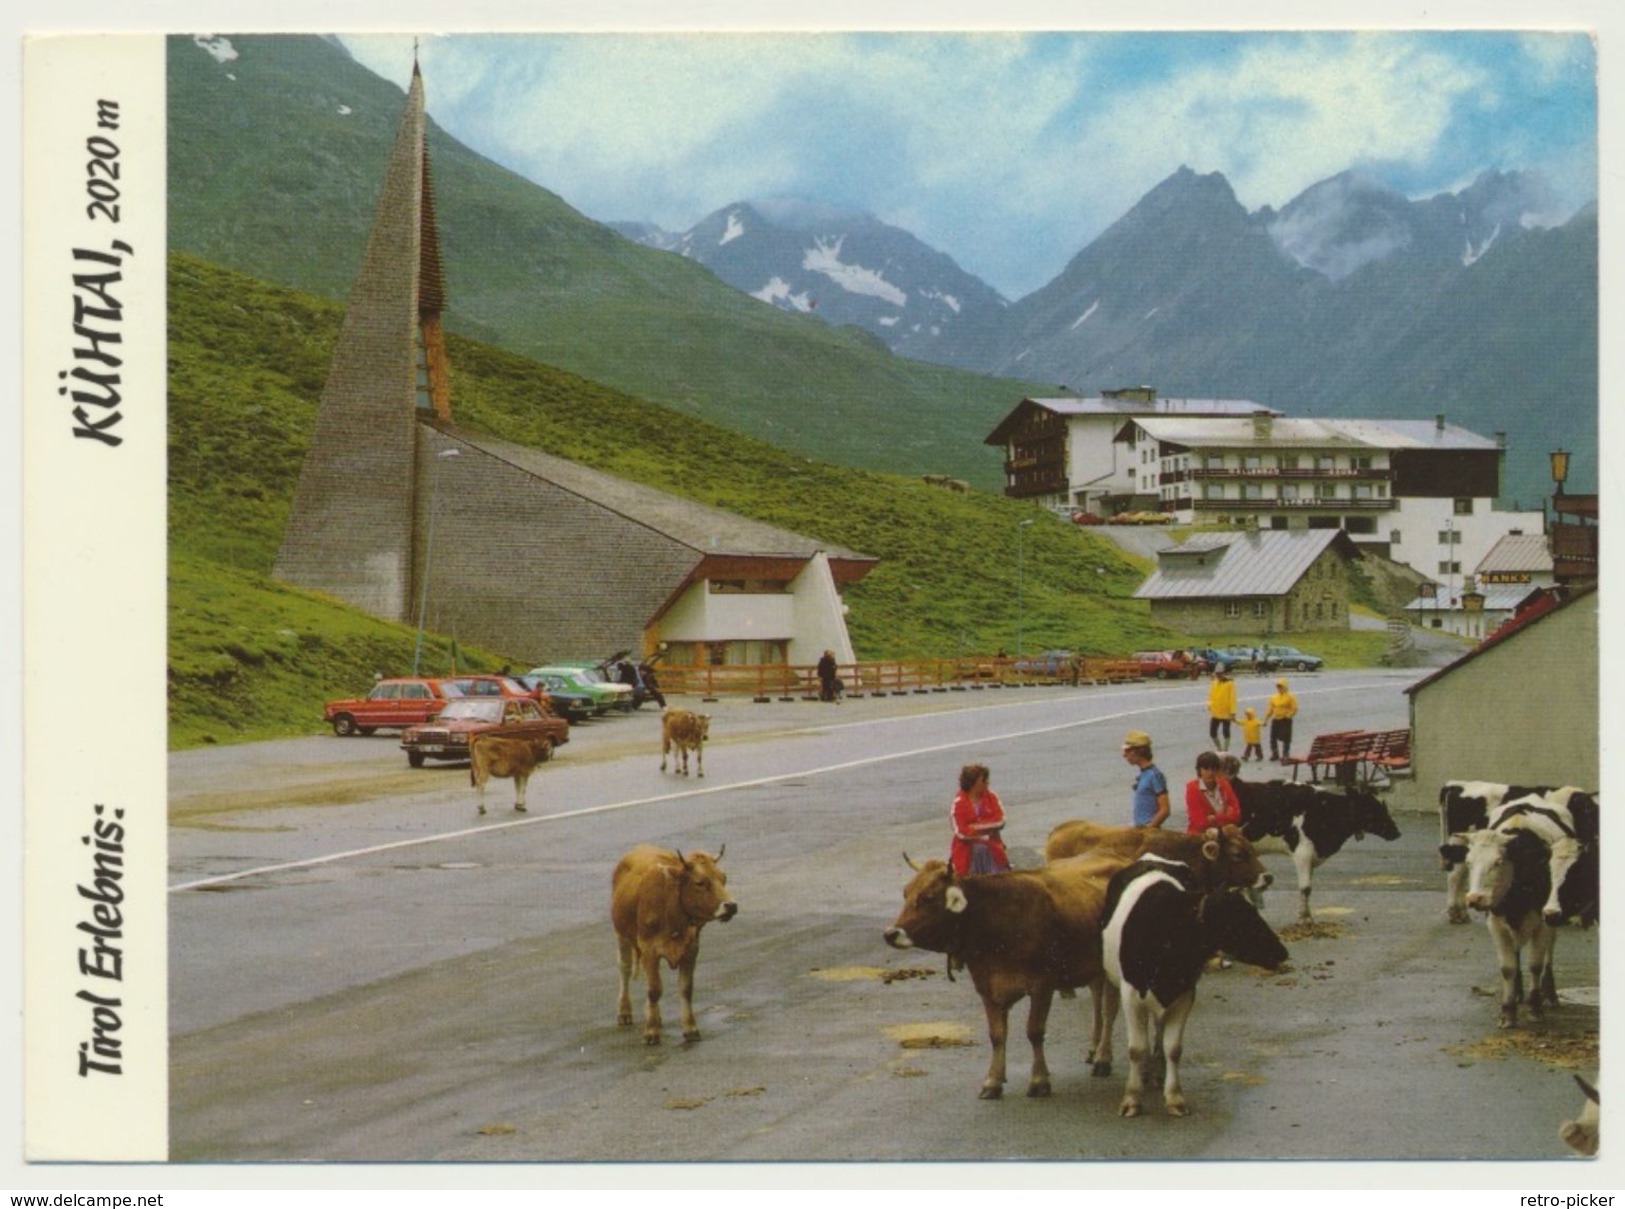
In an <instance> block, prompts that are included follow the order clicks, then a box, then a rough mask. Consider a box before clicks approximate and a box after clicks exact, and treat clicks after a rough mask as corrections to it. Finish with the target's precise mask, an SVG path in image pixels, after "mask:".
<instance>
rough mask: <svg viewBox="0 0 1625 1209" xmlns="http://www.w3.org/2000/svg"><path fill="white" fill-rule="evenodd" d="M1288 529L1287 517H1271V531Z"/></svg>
mask: <svg viewBox="0 0 1625 1209" xmlns="http://www.w3.org/2000/svg"><path fill="white" fill-rule="evenodd" d="M1286 527H1287V523H1286V517H1284V516H1272V517H1270V528H1271V529H1285V528H1286Z"/></svg>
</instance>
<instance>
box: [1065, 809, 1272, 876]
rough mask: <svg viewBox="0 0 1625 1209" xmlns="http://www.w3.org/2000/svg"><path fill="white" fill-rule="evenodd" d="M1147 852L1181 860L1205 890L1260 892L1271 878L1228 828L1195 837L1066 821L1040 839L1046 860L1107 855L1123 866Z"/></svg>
mask: <svg viewBox="0 0 1625 1209" xmlns="http://www.w3.org/2000/svg"><path fill="white" fill-rule="evenodd" d="M1149 853H1155V854H1156V855H1158V856H1165V857H1167V858H1168V859H1169V860H1176V861H1183V862H1185V863H1186V864H1187V865H1189V866H1190V867H1191V868H1192V869H1194V870H1195V871H1196V872H1197V874H1198V876H1199V877H1200V878H1201V882H1202V888H1203V889H1205V890H1216V889H1218V888H1219V887H1221V886H1235V887H1239V888H1241V889H1247V890H1263V889H1264V888H1265V887H1267V886H1268V885H1269V884H1270V882H1271V880H1272V878H1271V876H1270V874H1269V873H1267V872H1265V870H1264V865H1263V863H1262V862H1261V861H1260V860H1259V859H1258V854H1257V853H1256V852H1254V851H1253V846H1252V844H1251V843H1250V842H1249V841H1248V840H1247V838H1246V837H1245V836H1243V835H1242V834H1241V830H1240V829H1239V828H1237V827H1233V826H1226V827H1222V828H1215V827H1210V828H1208V829H1207V830H1206V831H1205V832H1202V833H1200V834H1194V833H1191V832H1185V831H1171V830H1166V829H1164V828H1161V827H1129V826H1115V825H1113V824H1110V823H1097V822H1094V821H1093V820H1091V819H1071V820H1069V821H1067V822H1064V823H1057V824H1056V825H1055V826H1054V827H1052V828H1051V829H1050V833H1049V836H1048V837H1047V838H1046V839H1045V841H1044V859H1045V860H1046V861H1057V860H1064V859H1066V858H1067V857H1073V856H1080V855H1083V854H1088V855H1091V856H1099V857H1112V858H1114V859H1116V861H1117V863H1118V864H1120V865H1126V864H1128V863H1129V862H1130V861H1132V860H1134V859H1135V858H1137V857H1140V856H1144V855H1147V854H1149Z"/></svg>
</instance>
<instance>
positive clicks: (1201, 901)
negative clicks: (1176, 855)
mask: <svg viewBox="0 0 1625 1209" xmlns="http://www.w3.org/2000/svg"><path fill="white" fill-rule="evenodd" d="M1102 920H1103V926H1102V928H1101V959H1102V964H1103V966H1104V968H1105V972H1106V978H1107V980H1108V981H1109V982H1110V983H1111V984H1112V986H1114V987H1115V988H1116V989H1117V991H1118V993H1119V997H1120V1001H1121V1005H1122V1008H1123V1014H1124V1018H1125V1019H1126V1020H1127V1022H1128V1065H1129V1073H1128V1084H1127V1086H1126V1087H1125V1088H1124V1090H1123V1099H1122V1102H1121V1103H1120V1104H1119V1105H1118V1109H1117V1111H1118V1113H1119V1114H1120V1115H1121V1116H1125V1117H1136V1116H1139V1115H1140V1096H1141V1093H1142V1091H1143V1089H1144V1087H1145V1082H1146V1068H1147V1066H1148V1065H1149V1063H1150V1059H1151V1052H1152V1047H1153V1045H1154V1043H1155V1041H1156V1040H1157V1036H1158V1034H1159V1033H1160V1035H1161V1039H1162V1053H1163V1057H1164V1059H1165V1060H1166V1062H1167V1074H1166V1078H1165V1080H1164V1083H1163V1104H1164V1106H1165V1107H1166V1108H1167V1110H1168V1113H1169V1115H1171V1116H1176V1117H1182V1116H1184V1115H1185V1114H1186V1113H1187V1112H1188V1111H1189V1109H1188V1108H1187V1107H1186V1104H1185V1095H1184V1092H1183V1091H1182V1090H1181V1088H1180V1086H1179V1059H1180V1055H1181V1054H1182V1053H1183V1051H1184V1038H1185V1023H1186V1021H1187V1020H1188V1019H1189V1018H1190V1013H1191V1007H1192V1006H1193V1005H1194V1004H1195V1002H1196V982H1197V979H1199V978H1200V977H1201V976H1202V970H1203V968H1204V967H1205V966H1206V964H1207V961H1208V959H1209V958H1210V957H1212V956H1213V955H1214V954H1216V953H1219V952H1221V951H1222V952H1225V953H1229V954H1231V955H1232V956H1234V957H1236V958H1237V959H1239V960H1241V961H1245V962H1247V963H1248V964H1250V965H1258V966H1263V967H1265V968H1266V969H1275V968H1276V967H1277V966H1279V965H1280V964H1281V963H1282V962H1284V961H1285V960H1286V959H1287V951H1286V946H1285V945H1283V944H1282V943H1281V938H1280V937H1278V936H1277V935H1276V934H1275V933H1274V932H1273V931H1272V930H1271V929H1270V926H1269V924H1267V923H1265V922H1264V920H1263V918H1262V917H1261V916H1260V915H1259V914H1258V911H1257V910H1256V909H1255V908H1254V907H1253V905H1252V904H1251V903H1250V902H1248V901H1247V899H1246V897H1245V896H1244V893H1243V892H1242V891H1239V890H1215V891H1211V892H1206V893H1204V892H1203V891H1202V890H1200V889H1198V888H1197V882H1196V875H1195V874H1194V873H1193V872H1192V871H1191V868H1190V866H1189V865H1186V864H1183V863H1181V862H1179V861H1171V860H1167V859H1165V858H1163V857H1158V856H1145V857H1141V858H1140V859H1139V860H1137V861H1135V862H1134V863H1133V864H1130V865H1127V866H1125V867H1123V868H1122V869H1120V870H1118V871H1117V872H1116V873H1115V874H1113V875H1112V879H1111V881H1110V882H1109V883H1107V887H1106V905H1105V909H1104V914H1103V915H1102Z"/></svg>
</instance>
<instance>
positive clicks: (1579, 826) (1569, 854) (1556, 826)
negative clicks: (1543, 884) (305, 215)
mask: <svg viewBox="0 0 1625 1209" xmlns="http://www.w3.org/2000/svg"><path fill="white" fill-rule="evenodd" d="M1567 792H1568V791H1566V790H1559V791H1555V792H1550V793H1547V794H1544V795H1541V794H1531V795H1529V796H1527V797H1522V798H1516V799H1513V800H1511V801H1507V802H1503V803H1501V805H1500V806H1499V807H1497V808H1496V810H1495V812H1494V813H1493V814H1491V815H1490V818H1489V824H1488V825H1489V827H1490V828H1492V829H1493V828H1497V827H1501V828H1504V827H1521V828H1523V829H1524V830H1525V831H1528V832H1530V833H1532V834H1533V835H1535V836H1537V837H1539V839H1540V841H1541V843H1543V844H1545V845H1546V851H1547V855H1548V865H1549V871H1550V877H1551V893H1550V895H1548V897H1547V899H1546V902H1545V904H1544V905H1543V906H1542V908H1541V914H1542V916H1543V917H1544V919H1545V920H1546V925H1547V926H1548V927H1552V928H1556V927H1560V926H1561V925H1563V924H1565V923H1567V922H1568V921H1569V920H1570V919H1578V920H1579V921H1580V924H1581V926H1582V927H1590V926H1591V925H1592V924H1594V923H1596V922H1597V917H1598V899H1599V898H1600V897H1601V889H1600V886H1599V868H1598V848H1597V823H1596V818H1595V815H1591V816H1589V817H1588V816H1587V815H1586V814H1585V813H1584V811H1583V810H1582V812H1581V813H1580V815H1579V816H1578V817H1576V815H1575V813H1574V812H1573V811H1572V810H1571V809H1570V808H1569V805H1568V804H1567V803H1568V802H1569V801H1574V800H1577V799H1576V798H1564V797H1562V796H1561V795H1563V794H1566V793H1567ZM1574 792H1575V794H1577V795H1578V797H1579V798H1583V799H1584V800H1585V801H1587V802H1594V801H1595V799H1593V798H1592V797H1591V796H1590V795H1588V794H1580V793H1579V791H1574ZM1582 820H1583V821H1582ZM1450 847H1451V846H1450V845H1440V849H1439V851H1440V852H1441V853H1443V852H1444V851H1445V850H1446V849H1447V848H1450ZM1452 851H1455V850H1454V849H1452Z"/></svg>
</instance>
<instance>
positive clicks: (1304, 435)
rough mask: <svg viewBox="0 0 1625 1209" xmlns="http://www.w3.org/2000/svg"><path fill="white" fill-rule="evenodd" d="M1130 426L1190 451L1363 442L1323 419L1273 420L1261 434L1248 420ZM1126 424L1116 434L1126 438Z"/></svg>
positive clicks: (1143, 420)
mask: <svg viewBox="0 0 1625 1209" xmlns="http://www.w3.org/2000/svg"><path fill="white" fill-rule="evenodd" d="M1131 423H1134V424H1137V425H1139V426H1140V427H1141V428H1143V429H1145V431H1146V433H1147V434H1148V435H1149V436H1150V437H1151V438H1152V439H1153V440H1157V441H1163V442H1166V443H1167V444H1170V445H1183V446H1186V447H1187V448H1191V449H1203V448H1213V447H1215V446H1220V447H1223V448H1226V449H1235V448H1261V449H1359V448H1364V447H1365V442H1363V441H1361V440H1359V439H1357V438H1355V437H1352V436H1350V435H1349V434H1348V433H1346V432H1343V431H1341V430H1340V429H1338V428H1336V427H1334V426H1333V425H1332V424H1331V423H1329V422H1328V421H1326V420H1304V419H1296V420H1294V419H1284V418H1277V419H1272V420H1271V421H1270V424H1269V430H1268V431H1267V432H1260V431H1259V429H1258V427H1257V426H1255V425H1254V423H1253V421H1252V418H1251V417H1241V418H1239V419H1238V418H1233V417H1224V418H1216V417H1207V416H1184V417H1174V418H1164V417H1160V416H1136V417H1134V419H1133V420H1132V421H1131ZM1127 430H1128V424H1124V426H1123V428H1122V429H1120V430H1119V431H1118V439H1122V438H1123V437H1124V436H1125V435H1127Z"/></svg>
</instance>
